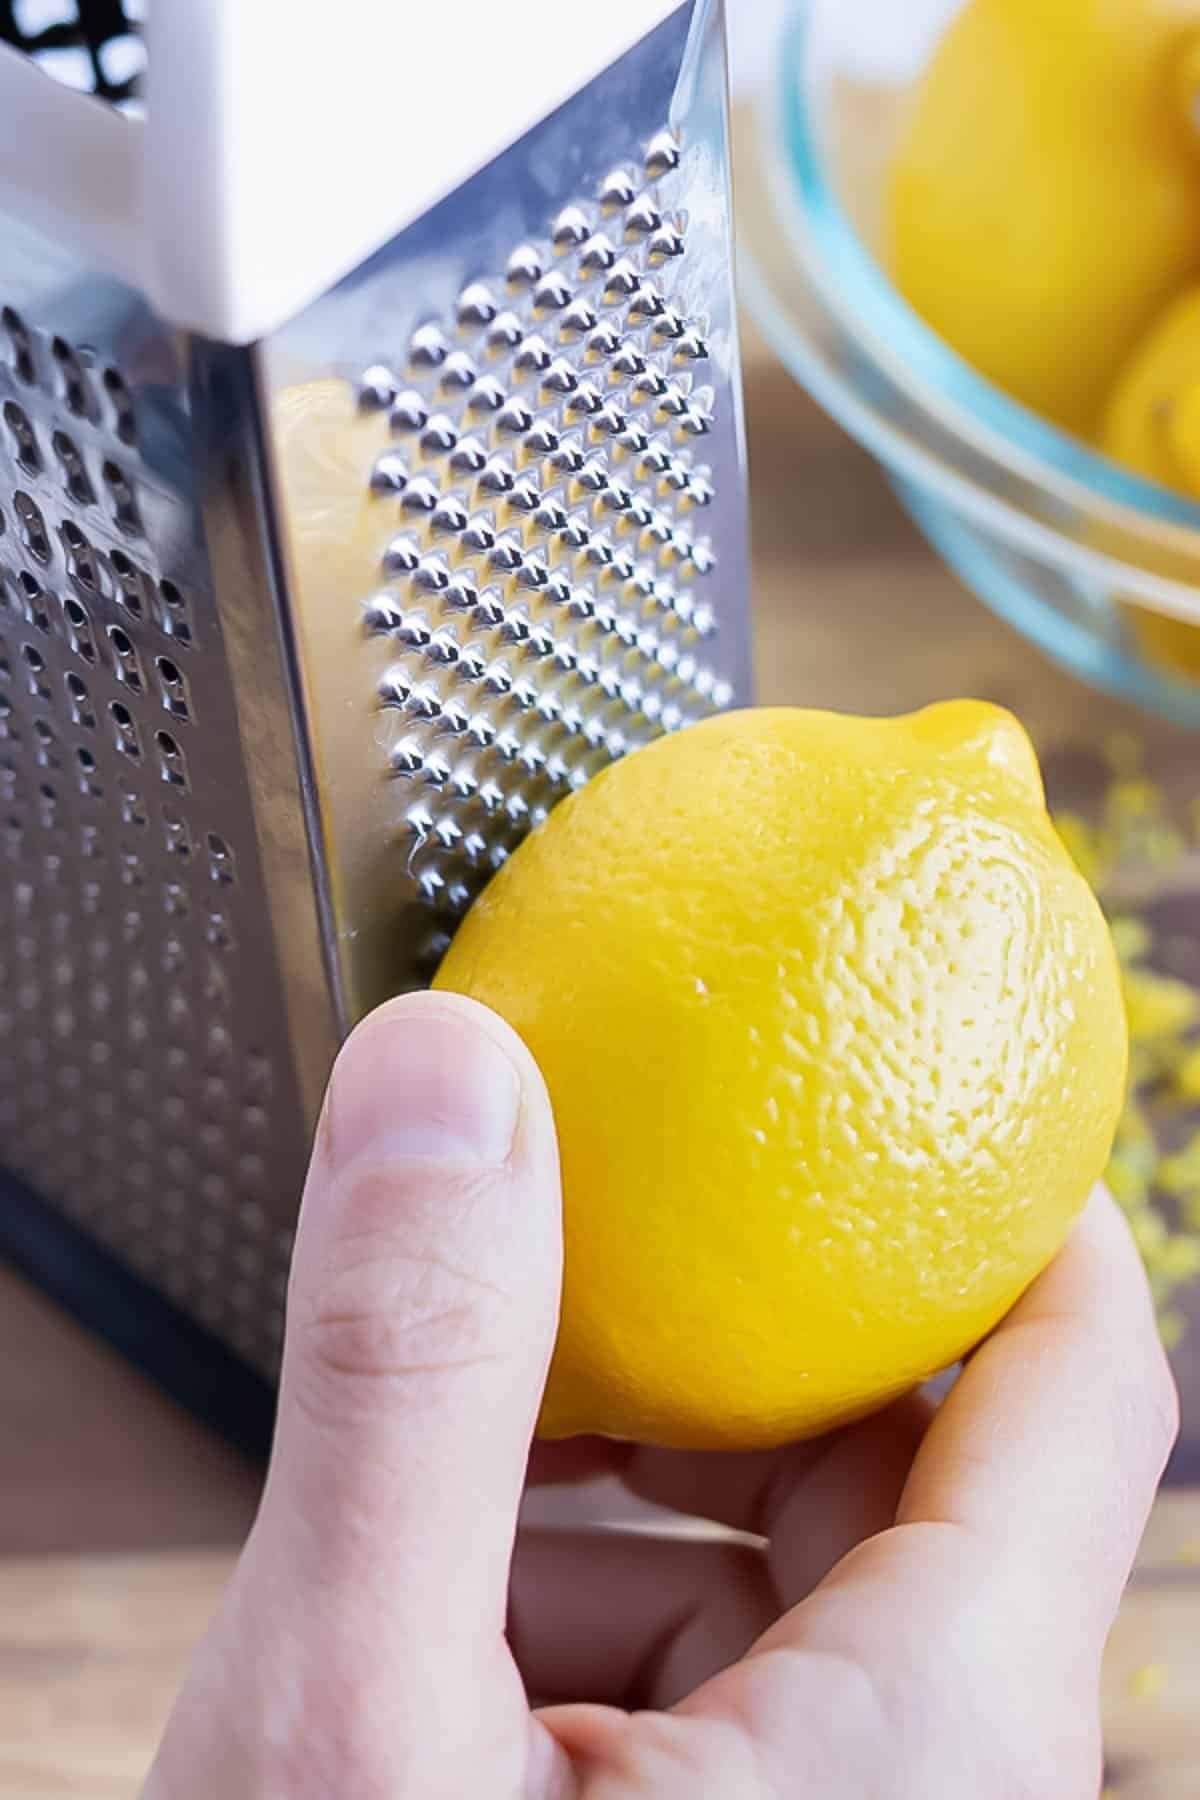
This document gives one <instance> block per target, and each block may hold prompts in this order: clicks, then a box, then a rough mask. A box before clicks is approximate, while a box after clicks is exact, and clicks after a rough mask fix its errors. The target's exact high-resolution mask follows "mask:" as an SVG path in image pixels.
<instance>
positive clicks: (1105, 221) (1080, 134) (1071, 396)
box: [889, 0, 1200, 435]
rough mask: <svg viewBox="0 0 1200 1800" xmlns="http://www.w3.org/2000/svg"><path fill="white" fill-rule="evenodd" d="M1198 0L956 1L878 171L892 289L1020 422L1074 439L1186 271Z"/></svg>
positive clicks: (1192, 258)
mask: <svg viewBox="0 0 1200 1800" xmlns="http://www.w3.org/2000/svg"><path fill="white" fill-rule="evenodd" d="M1198 28H1200V4H1198V0H1104V3H1103V4H1100V3H1099V0H968V4H967V5H966V6H965V7H964V8H963V10H962V11H961V12H960V13H959V14H958V15H957V17H956V18H955V20H954V21H953V23H952V24H951V25H950V27H949V29H948V30H947V32H946V33H945V35H944V37H943V38H942V40H941V42H940V44H939V46H938V47H937V49H936V50H935V52H934V54H933V57H932V58H931V60H930V62H929V64H928V66H927V69H926V71H925V73H924V75H923V76H922V78H921V80H920V81H919V82H918V83H917V85H916V87H915V89H914V92H913V94H912V96H911V103H910V110H909V113H908V116H907V118H906V120H905V122H904V125H903V128H902V131H901V134H900V139H899V144H898V148H897V151H896V155H895V162H894V166H893V169H892V177H891V189H890V195H889V213H890V236H891V243H890V258H891V265H892V271H893V274H894V277H895V280H896V283H897V285H898V287H899V289H900V291H901V292H902V293H903V294H904V295H905V296H906V298H907V299H908V300H909V301H910V302H911V304H912V305H913V306H914V307H915V308H916V310H917V311H918V312H919V313H921V314H922V316H923V317H924V318H925V319H926V320H927V321H928V322H929V323H930V324H931V325H932V326H933V327H934V329H935V330H936V331H938V332H940V333H941V335H942V336H943V337H944V338H945V339H946V340H947V342H948V343H950V344H951V345H952V346H953V347H954V348H955V349H956V350H957V351H959V353H960V354H961V355H963V356H964V357H966V358H967V360H968V361H970V362H972V363H974V365H975V366H976V367H977V368H978V369H980V370H981V371H982V373H983V374H984V375H986V376H987V377H988V378H989V379H990V380H991V381H993V382H995V383H997V384H998V385H999V386H1000V387H1002V388H1004V389H1005V390H1006V391H1007V392H1008V393H1010V394H1012V395H1015V397H1016V398H1017V399H1018V400H1021V401H1023V402H1024V403H1025V404H1026V405H1027V406H1030V407H1032V408H1034V410H1036V411H1038V412H1041V413H1043V414H1045V416H1046V417H1047V418H1050V419H1053V420H1055V421H1056V422H1057V423H1058V424H1060V425H1063V426H1065V427H1066V428H1067V429H1069V430H1073V431H1076V432H1081V433H1084V434H1088V435H1090V434H1091V433H1092V432H1093V431H1094V430H1095V427H1096V422H1097V418H1098V415H1099V410H1100V407H1101V404H1102V401H1103V398H1104V395H1105V393H1106V391H1107V389H1108V385H1109V382H1110V381H1111V377H1112V371H1113V369H1114V368H1115V367H1116V366H1117V364H1118V363H1119V362H1120V361H1122V360H1123V359H1124V357H1125V356H1126V355H1127V354H1128V353H1129V351H1130V349H1131V347H1132V345H1133V344H1134V342H1135V341H1136V339H1137V337H1138V335H1139V334H1140V333H1141V332H1142V331H1143V330H1144V329H1145V328H1146V325H1147V324H1148V322H1149V320H1150V319H1151V318H1152V316H1153V314H1154V313H1155V311H1156V310H1157V309H1158V307H1160V306H1161V305H1162V304H1163V303H1164V301H1165V300H1166V299H1167V297H1168V295H1169V294H1170V293H1171V292H1172V291H1173V290H1174V289H1175V288H1176V287H1177V286H1178V284H1179V283H1180V282H1181V281H1183V280H1184V279H1186V278H1187V277H1188V276H1189V275H1191V274H1193V273H1195V272H1196V271H1198V270H1200V205H1198V204H1197V194H1198V191H1200V154H1198V151H1197V143H1198V137H1197V115H1196V107H1195V97H1196V94H1197V91H1198V90H1200V62H1198V58H1197V49H1196V45H1197V43H1198V42H1200V39H1198V38H1197V36H1196V33H1197V30H1198Z"/></svg>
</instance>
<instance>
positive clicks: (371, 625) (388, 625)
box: [363, 592, 404, 635]
mask: <svg viewBox="0 0 1200 1800" xmlns="http://www.w3.org/2000/svg"><path fill="white" fill-rule="evenodd" d="M403 617H404V610H403V608H402V607H401V605H400V602H399V600H397V598H396V596H395V595H394V594H389V593H386V592H384V593H379V594H372V596H371V598H370V599H369V600H368V601H367V602H366V604H365V605H364V607H363V624H364V626H365V627H366V629H367V630H368V631H370V632H372V633H375V634H377V635H382V634H384V633H387V632H391V631H395V630H396V629H397V628H398V627H399V625H400V622H401V620H402V619H403Z"/></svg>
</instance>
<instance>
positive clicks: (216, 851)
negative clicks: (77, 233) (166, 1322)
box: [0, 229, 303, 1368]
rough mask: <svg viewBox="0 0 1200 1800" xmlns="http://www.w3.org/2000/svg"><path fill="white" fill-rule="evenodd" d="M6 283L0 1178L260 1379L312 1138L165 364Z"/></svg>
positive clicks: (145, 319)
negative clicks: (56, 1214)
mask: <svg viewBox="0 0 1200 1800" xmlns="http://www.w3.org/2000/svg"><path fill="white" fill-rule="evenodd" d="M14 250H15V251H17V252H20V251H22V250H23V251H24V256H23V257H21V259H20V262H19V263H18V261H17V258H16V257H14V255H13V252H14ZM4 258H5V261H6V263H7V265H8V266H7V268H6V270H5V276H4V278H3V280H0V292H2V298H3V312H2V313H0V324H2V329H3V338H4V342H5V347H6V351H7V354H6V356H4V358H3V359H2V360H0V427H2V429H3V432H4V436H5V455H4V457H3V459H2V460H0V519H2V529H0V590H2V604H0V833H2V836H0V856H2V865H0V868H2V873H0V1143H2V1145H3V1155H4V1161H5V1163H6V1164H7V1165H8V1166H9V1167H10V1168H12V1169H13V1170H15V1171H16V1172H18V1173H19V1174H21V1175H22V1176H24V1177H25V1178H26V1179H27V1180H28V1181H29V1182H30V1184H31V1185H32V1186H34V1187H35V1188H36V1189H37V1190H38V1191H39V1192H40V1193H42V1194H44V1195H46V1196H47V1197H49V1198H50V1199H51V1200H52V1201H54V1202H55V1203H56V1204H57V1205H59V1206H61V1208H62V1209H63V1211H64V1212H65V1213H66V1214H67V1215H68V1216H69V1217H70V1218H71V1219H73V1220H75V1221H76V1222H78V1223H79V1224H81V1225H83V1226H84V1227H85V1228H86V1229H87V1230H88V1231H89V1232H91V1233H93V1234H94V1235H95V1236H96V1237H97V1238H98V1239H99V1240H100V1241H101V1242H102V1243H103V1244H104V1245H106V1246H107V1247H108V1248H110V1249H112V1250H115V1251H117V1252H119V1254H120V1255H121V1256H122V1257H123V1258H124V1259H126V1260H127V1261H128V1262H130V1263H131V1264H132V1265H133V1266H134V1267H135V1268H136V1269H137V1270H139V1271H140V1272H141V1273H142V1274H143V1275H145V1276H146V1277H147V1278H148V1279H149V1280H150V1281H152V1282H153V1283H154V1284H155V1285H156V1286H159V1287H161V1288H162V1289H164V1290H165V1291H166V1292H167V1293H168V1294H169V1295H170V1296H171V1297H172V1298H173V1299H174V1300H175V1301H177V1302H178V1303H179V1304H180V1305H181V1306H182V1307H184V1308H185V1309H186V1310H187V1311H189V1312H191V1313H193V1314H194V1315H195V1317H196V1318H197V1319H199V1320H200V1321H201V1322H202V1323H203V1324H205V1325H206V1326H208V1327H210V1328H211V1329H212V1330H214V1331H215V1332H217V1333H218V1334H219V1335H220V1336H221V1337H222V1338H223V1339H225V1340H227V1341H228V1342H229V1343H230V1344H232V1345H233V1346H234V1347H235V1348H236V1349H237V1350H238V1351H240V1352H241V1353H242V1354H243V1355H245V1356H246V1357H247V1358H249V1359H250V1360H251V1361H253V1362H254V1363H255V1364H256V1365H258V1366H260V1367H262V1368H271V1367H273V1366H274V1362H275V1359H276V1357H277V1353H278V1345H279V1341H280V1335H281V1327H282V1299H283V1286H284V1281H285V1275H286V1265H287V1254H288V1249H289V1234H288V1229H287V1228H288V1225H289V1224H290V1219H291V1216H292V1214H293V1212H294V1206H295V1197H296V1194H297V1193H298V1191H299V1190H298V1182H299V1180H300V1177H301V1171H302V1154H301V1149H302V1144H303V1125H302V1116H301V1112H300V1107H299V1101H298V1095H297V1091H296V1083H295V1077H294V1075H293V1070H292V1063H293V1058H292V1053H291V1050H290V1047H289V1044H288V1041H287V1037H286V1035H285V1017H286V1015H285V1010H284V1007H283V1004H282V995H281V989H280V980H279V975H278V973H277V971H276V968H275V966H274V962H273V958H272V957H271V956H270V955H269V954H268V955H265V956H264V954H263V952H264V947H265V948H267V949H268V950H269V946H270V932H269V928H268V925H267V921H268V917H269V915H268V910H267V898H266V893H265V890H264V887H263V882H262V877H261V874H260V871H259V859H258V850H257V834H256V830H255V824H254V818H253V813H252V810H251V805H250V798H249V789H248V785H247V779H246V775H245V771H244V768H243V764H242V758H241V755H240V751H239V747H238V735H237V717H236V711H235V705H234V696H233V690H232V684H231V679H230V672H229V667H228V661H227V658H226V656H225V654H224V650H223V644H222V633H221V626H220V622H219V619H218V615H217V607H216V601H215V597H214V593H213V588H212V582H211V576H210V572H209V567H208V559H207V555H206V552H205V547H204V539H203V535H202V531H201V526H200V516H199V511H198V506H197V496H196V491H195V478H194V473H193V461H192V446H191V428H190V422H189V417H188V404H187V395H186V391H185V389H184V386H183V379H184V377H183V370H182V368H181V363H180V348H179V347H178V346H177V345H176V344H175V343H174V342H173V340H172V338H171V337H170V335H169V334H167V333H166V332H164V330H163V329H162V327H161V326H159V325H158V324H157V323H156V322H155V321H154V320H153V319H152V318H151V317H150V316H149V315H148V314H147V313H146V312H145V310H144V309H143V308H142V307H141V305H140V303H139V302H138V300H137V298H136V297H135V296H133V295H130V294H128V293H125V292H122V291H120V290H119V289H116V288H110V289H109V290H108V291H107V292H104V290H103V288H102V287H101V286H100V284H99V283H98V282H97V281H96V279H95V278H94V277H93V276H88V277H85V276H84V274H83V272H82V271H79V272H77V271H74V270H72V269H71V268H70V265H69V262H66V261H64V260H63V259H61V258H50V257H48V256H47V255H46V253H45V251H44V249H43V248H42V247H40V246H36V245H34V244H32V243H31V242H29V241H28V240H27V241H25V242H24V243H22V241H21V239H20V236H19V234H17V233H16V232H15V231H14V230H11V229H10V230H8V231H7V232H6V234H5V240H4Z"/></svg>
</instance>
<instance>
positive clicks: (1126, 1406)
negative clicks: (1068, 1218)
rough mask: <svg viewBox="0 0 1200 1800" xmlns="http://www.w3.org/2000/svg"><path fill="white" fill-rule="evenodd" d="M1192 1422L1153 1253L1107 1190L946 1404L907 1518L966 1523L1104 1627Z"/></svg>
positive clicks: (915, 1471)
mask: <svg viewBox="0 0 1200 1800" xmlns="http://www.w3.org/2000/svg"><path fill="white" fill-rule="evenodd" d="M1178 1426H1179V1407H1178V1398H1177V1395H1176V1392H1175V1384H1174V1381H1173V1379H1172V1376H1171V1373H1170V1369H1169V1367H1168V1364H1167V1359H1166V1355H1165V1352H1164V1351H1163V1347H1162V1342H1161V1340H1160V1338H1159V1334H1158V1328H1157V1325H1156V1323H1155V1318H1154V1310H1153V1306H1152V1304H1151V1300H1150V1292H1149V1287H1148V1285H1147V1282H1146V1277H1145V1274H1144V1271H1143V1269H1142V1266H1141V1260H1140V1258H1139V1256H1138V1253H1137V1249H1136V1247H1135V1245H1134V1243H1133V1239H1132V1237H1131V1235H1130V1232H1129V1228H1128V1226H1127V1224H1126V1223H1125V1220H1124V1218H1123V1217H1122V1215H1121V1213H1120V1212H1119V1211H1118V1209H1117V1206H1116V1205H1115V1203H1114V1202H1113V1200H1112V1199H1110V1197H1109V1196H1108V1195H1107V1194H1106V1193H1102V1192H1098V1193H1097V1194H1096V1195H1094V1196H1093V1198H1092V1201H1091V1203H1090V1204H1089V1206H1088V1208H1087V1210H1086V1212H1085V1213H1084V1215H1083V1217H1082V1219H1081V1220H1080V1222H1079V1224H1078V1226H1077V1227H1076V1229H1075V1232H1074V1234H1073V1235H1072V1237H1071V1238H1070V1240H1069V1242H1068V1243H1067V1245H1066V1248H1065V1249H1064V1250H1063V1251H1062V1253H1061V1255H1060V1256H1059V1257H1058V1259H1057V1261H1056V1262H1054V1263H1053V1264H1052V1265H1051V1266H1050V1268H1049V1269H1048V1270H1047V1271H1046V1273H1045V1274H1044V1275H1042V1276H1041V1277H1040V1279H1039V1280H1038V1281H1036V1282H1035V1283H1034V1285H1033V1287H1032V1288H1030V1290H1029V1292H1028V1293H1027V1294H1026V1295H1025V1296H1024V1298H1023V1299H1022V1300H1021V1301H1019V1302H1018V1304H1017V1305H1016V1307H1014V1309H1013V1311H1012V1312H1011V1313H1010V1314H1009V1315H1008V1317H1007V1319H1006V1320H1005V1321H1004V1322H1003V1324H1001V1325H1000V1326H999V1327H998V1328H997V1329H996V1331H995V1332H994V1333H993V1334H992V1336H991V1337H990V1338H989V1339H988V1340H987V1341H986V1342H985V1343H984V1344H983V1346H982V1347H981V1348H980V1349H979V1350H978V1351H977V1352H976V1353H975V1355H974V1356H973V1357H972V1358H971V1360H970V1361H969V1363H968V1364H967V1366H966V1368H965V1369H964V1371H963V1373H962V1375H961V1376H960V1377H959V1380H958V1381H957V1383H956V1384H955V1386H954V1388H953V1389H952V1390H951V1392H950V1394H949V1395H948V1397H947V1399H946V1400H945V1402H944V1403H943V1405H942V1407H941V1408H940V1410H939V1412H938V1414H937V1417H936V1419H935V1420H934V1423H933V1425H932V1426H931V1428H930V1430H929V1432H928V1433H927V1435H926V1437H925V1440H924V1442H923V1444H922V1446H921V1450H920V1453H919V1455H918V1456H917V1458H916V1461H915V1462H914V1464H913V1468H912V1471H911V1474H910V1476H909V1479H908V1483H907V1485H906V1487H905V1490H904V1493H903V1496H902V1498H901V1501H900V1508H899V1512H898V1515H897V1522H898V1523H899V1524H901V1525H906V1524H918V1523H930V1522H933V1523H942V1524H953V1525H958V1526H962V1527H964V1528H965V1529H966V1530H967V1531H968V1532H969V1533H970V1535H971V1536H972V1537H973V1538H974V1539H976V1541H977V1542H978V1543H979V1544H980V1545H981V1547H982V1548H983V1550H984V1551H985V1553H986V1554H987V1555H988V1556H989V1557H990V1558H991V1559H992V1561H993V1562H994V1563H995V1564H996V1565H997V1566H999V1567H1000V1568H1002V1569H1003V1570H1004V1572H1005V1574H1006V1575H1007V1576H1011V1577H1012V1578H1013V1579H1016V1580H1021V1579H1022V1578H1023V1577H1028V1579H1029V1580H1030V1581H1031V1582H1032V1583H1034V1584H1036V1585H1037V1586H1038V1587H1040V1589H1041V1590H1042V1591H1043V1592H1047V1593H1050V1594H1054V1595H1062V1596H1063V1601H1064V1605H1067V1604H1069V1605H1070V1606H1071V1607H1072V1608H1074V1609H1076V1610H1077V1611H1079V1612H1080V1613H1081V1614H1082V1615H1084V1617H1085V1618H1086V1619H1087V1623H1088V1625H1089V1627H1090V1629H1091V1630H1093V1631H1098V1632H1099V1633H1100V1635H1101V1636H1103V1635H1104V1634H1106V1633H1107V1631H1108V1628H1109V1626H1110V1625H1111V1623H1112V1618H1113V1615H1114V1614H1115V1612H1116V1608H1117V1605H1118V1603H1119V1600H1120V1597H1121V1593H1122V1590H1123V1588H1124V1586H1125V1583H1126V1581H1127V1580H1128V1577H1129V1571H1130V1569H1131V1567H1132V1565H1133V1559H1134V1556H1135V1555H1136V1553H1137V1547H1138V1544H1139V1542H1140V1540H1141V1536H1142V1532H1143V1531H1144V1529H1145V1525H1146V1519H1147V1517H1148V1515H1149V1512H1150V1507H1151V1505H1152V1503H1153V1500H1154V1495H1155V1492H1156V1489H1157V1487H1158V1483H1159V1480H1160V1478H1161V1476H1162V1473H1163V1469H1164V1467H1165V1465H1166V1461H1167V1458H1168V1456H1169V1455H1170V1451H1171V1447H1172V1445H1173V1443H1174V1440H1175V1436H1176V1433H1177V1431H1178Z"/></svg>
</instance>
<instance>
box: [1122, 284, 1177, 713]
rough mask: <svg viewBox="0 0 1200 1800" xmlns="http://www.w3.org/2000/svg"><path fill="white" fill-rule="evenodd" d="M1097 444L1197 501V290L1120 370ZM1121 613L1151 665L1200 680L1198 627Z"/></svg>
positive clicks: (1144, 613)
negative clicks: (1099, 443) (1125, 617)
mask: <svg viewBox="0 0 1200 1800" xmlns="http://www.w3.org/2000/svg"><path fill="white" fill-rule="evenodd" d="M1101 442H1102V445H1103V448H1104V450H1105V451H1106V452H1107V454H1108V455H1109V456H1111V457H1112V458H1113V460H1114V462H1119V463H1123V464H1124V465H1125V467H1126V468H1128V469H1132V471H1133V472H1134V474H1135V475H1144V476H1146V477H1147V479H1148V480H1150V481H1157V482H1158V483H1160V485H1161V486H1163V487H1169V488H1174V489H1176V491H1177V492H1179V493H1181V494H1186V495H1188V496H1189V497H1190V498H1191V499H1193V500H1200V287H1191V288H1189V289H1188V290H1187V291H1186V292H1185V293H1183V294H1182V295H1180V296H1179V297H1177V298H1176V299H1175V300H1173V301H1172V303H1171V304H1170V306H1168V307H1167V308H1166V310H1165V311H1164V312H1163V313H1162V315H1161V316H1160V317H1159V318H1158V319H1156V320H1155V322H1154V324H1153V326H1152V327H1151V329H1150V330H1149V331H1148V332H1147V334H1146V336H1145V338H1144V339H1143V340H1142V342H1141V343H1140V344H1139V345H1138V347H1137V349H1136V350H1135V351H1134V353H1133V355H1132V356H1131V357H1130V358H1129V360H1128V362H1127V363H1126V364H1125V366H1124V367H1123V368H1122V369H1121V371H1120V373H1119V375H1118V376H1117V380H1116V382H1115V384H1114V386H1113V389H1112V392H1111V394H1110V395H1109V399H1108V405H1107V408H1106V410H1105V415H1104V424H1103V435H1102V439H1101ZM1125 612H1126V616H1127V617H1128V619H1129V621H1130V624H1131V626H1132V627H1133V630H1134V633H1135V635H1136V637H1137V640H1138V644H1139V646H1140V648H1141V650H1142V653H1143V655H1144V656H1145V657H1146V658H1147V660H1148V661H1150V662H1153V663H1156V664H1157V665H1159V666H1160V667H1162V668H1165V669H1167V670H1169V671H1170V672H1171V673H1173V674H1177V675H1186V676H1191V677H1192V678H1200V627H1198V626H1195V625H1189V624H1188V622H1187V621H1186V620H1185V619H1176V618H1171V617H1168V616H1167V615H1166V614H1164V613H1157V612H1152V611H1151V610H1150V609H1149V608H1148V607H1140V606H1134V605H1132V604H1127V605H1126V607H1125Z"/></svg>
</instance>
